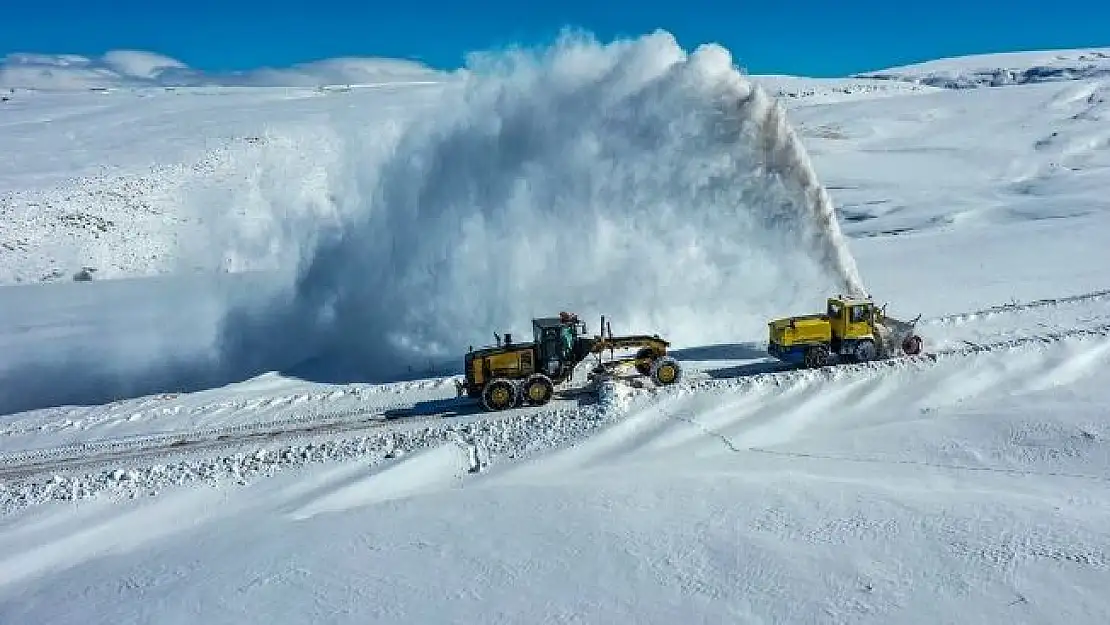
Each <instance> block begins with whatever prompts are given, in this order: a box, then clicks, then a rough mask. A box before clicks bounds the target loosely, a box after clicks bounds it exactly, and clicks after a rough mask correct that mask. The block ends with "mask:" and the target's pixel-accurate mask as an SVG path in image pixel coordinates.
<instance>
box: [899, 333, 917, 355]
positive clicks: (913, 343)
mask: <svg viewBox="0 0 1110 625" xmlns="http://www.w3.org/2000/svg"><path fill="white" fill-rule="evenodd" d="M902 351H903V352H904V353H905V354H906V355H907V356H916V355H918V354H920V353H921V337H920V336H917V335H916V334H912V335H910V336H907V337H906V340H904V341H902Z"/></svg>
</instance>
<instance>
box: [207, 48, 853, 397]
mask: <svg viewBox="0 0 1110 625" xmlns="http://www.w3.org/2000/svg"><path fill="white" fill-rule="evenodd" d="M461 78H462V82H461V84H460V85H459V87H458V88H457V89H449V90H446V91H445V92H444V93H445V95H444V96H443V99H442V100H441V101H440V102H438V103H437V106H435V107H434V110H433V111H432V112H431V114H430V115H426V116H421V117H420V119H419V120H417V121H414V122H413V123H411V124H410V125H409V126H407V127H406V128H405V129H404V132H403V133H402V134H401V136H400V137H399V138H398V139H397V140H396V142H395V144H393V145H392V151H391V153H390V154H389V155H388V156H387V157H386V158H385V159H384V160H382V161H380V162H379V161H374V162H372V163H369V164H367V166H366V167H365V168H363V170H361V171H360V170H359V168H358V167H357V166H356V164H357V163H358V162H359V159H360V151H361V149H362V148H360V147H358V146H359V145H360V143H362V140H363V139H365V142H366V143H367V144H370V143H373V142H374V141H375V138H374V137H369V136H368V137H359V136H358V133H359V131H358V130H357V129H353V128H352V129H350V132H348V133H344V134H345V135H346V136H347V137H348V144H347V146H346V148H345V149H346V150H347V158H348V160H349V161H350V162H348V163H346V165H345V166H344V167H345V169H346V171H348V172H349V174H350V175H352V176H355V177H356V178H355V179H353V180H347V181H345V182H344V183H343V184H342V185H340V186H341V187H342V188H336V189H335V190H334V194H333V195H334V197H335V201H336V202H337V203H338V204H339V206H340V208H339V209H338V210H339V214H341V215H342V216H343V219H341V221H340V224H339V225H338V226H337V227H335V228H329V229H325V230H324V231H323V232H322V233H320V234H319V236H317V237H315V239H314V240H315V241H316V242H315V243H314V244H313V245H312V246H310V247H308V248H306V249H304V250H302V256H303V258H302V261H303V262H302V266H301V268H300V271H299V273H298V277H297V279H296V281H295V285H294V287H293V288H292V290H291V292H290V293H287V294H284V295H283V296H282V299H281V300H280V301H278V302H276V303H275V302H271V301H268V302H266V304H265V305H263V306H260V307H259V309H257V310H254V311H251V310H240V311H237V312H236V314H235V315H233V316H232V317H231V318H230V319H229V323H228V325H227V327H226V329H225V330H226V331H225V335H226V337H225V338H226V345H225V349H227V350H228V354H227V356H228V357H238V356H243V355H245V354H250V356H251V357H252V358H256V359H261V360H260V361H259V363H258V364H259V366H263V364H262V363H263V361H265V362H268V363H270V362H272V361H273V359H274V358H277V357H278V356H281V357H283V358H290V357H291V356H292V354H291V353H283V352H281V350H282V349H283V348H282V346H281V345H275V344H274V343H273V342H272V341H273V338H274V337H275V336H287V337H290V339H291V341H292V342H293V343H295V345H296V350H297V353H298V355H307V354H308V353H309V352H313V353H315V354H316V355H317V356H319V357H320V360H321V361H323V362H328V363H329V364H330V365H332V366H340V367H342V368H343V369H348V370H357V371H358V372H359V375H360V376H369V377H370V378H388V377H394V376H397V375H399V374H401V373H403V372H404V371H406V370H415V369H419V368H421V367H426V366H427V365H428V364H430V363H436V362H440V361H444V360H445V361H446V362H449V363H451V364H453V365H456V366H457V364H458V363H461V357H462V353H463V352H464V351H465V350H466V348H467V346H468V345H475V346H477V345H479V344H486V343H490V342H492V333H493V332H495V331H496V332H505V331H511V332H513V333H514V334H515V335H516V336H517V337H521V338H526V337H527V336H528V335H529V332H530V330H529V325H528V320H529V319H530V318H532V317H534V316H548V315H553V314H556V313H558V312H559V311H560V310H573V311H576V312H578V313H579V314H580V315H581V316H583V318H584V319H586V320H587V321H589V320H591V319H597V316H598V315H600V314H606V315H608V316H609V317H610V318H611V319H612V320H613V330H614V332H635V333H641V332H658V333H660V334H662V335H664V336H666V337H667V338H670V339H672V340H674V341H676V342H678V343H694V342H707V341H735V340H737V339H739V338H744V337H747V338H760V337H761V336H762V332H763V327H764V325H763V324H764V323H765V322H766V319H767V317H768V316H771V315H781V314H785V313H788V312H791V311H793V310H795V309H797V308H798V307H803V308H807V307H811V306H813V305H815V304H816V303H819V302H820V301H822V300H823V298H824V296H825V295H826V294H827V293H828V292H829V291H830V290H837V289H844V290H850V291H859V290H861V288H860V280H859V278H858V276H857V274H856V269H855V266H854V263H853V261H852V258H851V256H850V254H849V253H848V251H847V249H846V247H845V244H844V241H843V240H842V238H841V235H840V233H839V230H838V227H837V223H836V221H835V219H834V216H833V212H832V206H831V203H830V202H829V198H828V195H827V193H825V191H824V189H823V188H822V187H821V185H820V183H819V182H818V181H817V178H816V175H815V174H814V172H813V168H812V166H811V165H810V163H809V161H808V158H807V157H806V154H805V151H804V150H803V149H802V146H801V144H800V143H799V142H798V140H797V137H796V136H795V135H794V134H793V132H792V131H791V129H790V127H789V125H788V123H787V122H786V120H785V117H784V116H783V113H782V110H781V109H779V108H778V106H777V105H776V104H775V103H774V102H772V100H771V99H770V98H768V96H767V95H766V94H764V93H763V92H762V91H761V90H760V89H758V88H757V87H756V86H755V85H754V84H752V83H751V82H749V81H748V80H747V79H746V78H745V77H744V76H743V75H742V74H741V73H740V72H738V71H737V70H736V69H735V68H734V67H733V64H732V59H731V58H730V56H729V54H728V52H727V51H726V50H724V49H722V48H720V47H718V46H713V45H709V46H703V47H700V48H698V49H697V50H696V51H695V52H693V53H692V54H687V53H686V52H684V51H683V50H682V49H681V48H679V46H678V45H677V44H676V42H675V41H674V39H673V38H672V37H671V36H670V35H669V34H667V33H662V32H658V33H655V34H652V35H650V36H646V37H643V38H640V39H637V40H631V41H618V42H615V43H612V44H609V45H600V44H598V43H596V42H594V41H592V40H590V39H588V38H585V37H581V36H576V35H569V34H568V35H565V36H564V37H563V38H561V39H560V40H559V41H558V42H557V43H556V45H554V46H553V47H551V48H550V49H547V50H544V51H541V52H540V53H529V52H525V51H511V52H507V53H500V54H486V55H481V56H475V57H474V58H473V59H472V62H471V64H470V67H469V68H468V71H466V72H463V73H462V74H461ZM374 165H376V166H374ZM590 325H591V327H590V329H591V330H592V331H596V330H597V324H596V323H592V324H590ZM291 328H296V331H293V330H292V329H291ZM309 337H311V338H309ZM275 350H277V351H278V352H279V353H275ZM340 362H343V363H345V364H343V365H339V364H338V363H340ZM349 367H353V369H349Z"/></svg>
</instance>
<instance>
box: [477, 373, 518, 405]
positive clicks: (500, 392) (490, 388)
mask: <svg viewBox="0 0 1110 625" xmlns="http://www.w3.org/2000/svg"><path fill="white" fill-rule="evenodd" d="M516 397H517V395H516V385H514V384H513V383H512V382H510V381H508V380H506V379H503V378H498V379H496V380H493V381H492V382H490V383H489V384H487V385H486V387H485V388H484V389H482V405H483V406H485V408H486V410H489V411H491V412H495V411H498V410H505V409H507V408H512V407H513V406H515V405H516Z"/></svg>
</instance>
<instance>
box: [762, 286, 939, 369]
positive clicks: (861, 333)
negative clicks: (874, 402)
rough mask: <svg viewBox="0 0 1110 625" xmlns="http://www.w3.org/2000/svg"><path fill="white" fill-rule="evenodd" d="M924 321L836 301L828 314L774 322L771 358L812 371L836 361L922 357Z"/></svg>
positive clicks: (859, 301) (855, 301) (860, 302)
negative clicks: (919, 332)
mask: <svg viewBox="0 0 1110 625" xmlns="http://www.w3.org/2000/svg"><path fill="white" fill-rule="evenodd" d="M920 319H921V315H918V316H917V317H916V318H914V319H913V320H911V321H899V320H897V319H894V318H892V317H887V316H886V306H883V307H882V308H876V306H875V304H874V302H873V301H872V300H871V299H870V298H849V297H843V296H840V297H830V298H829V299H828V302H827V309H826V310H825V312H824V313H822V314H815V315H804V316H800V317H785V318H783V319H775V320H773V321H771V322H769V323H768V324H767V325H768V330H769V334H770V336H769V337H768V341H767V353H769V354H770V355H772V356H774V357H775V358H778V359H779V360H782V361H784V362H788V363H790V364H800V365H803V366H805V367H807V368H813V367H823V366H825V365H828V364H831V363H832V362H834V359H835V362H837V363H840V362H867V361H870V360H880V359H887V358H893V357H895V356H899V355H902V354H905V355H908V356H914V355H917V354H919V353H921V337H919V336H917V335H916V334H914V328H915V326H916V325H917V322H918V321H919V320H920Z"/></svg>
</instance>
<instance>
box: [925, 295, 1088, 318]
mask: <svg viewBox="0 0 1110 625" xmlns="http://www.w3.org/2000/svg"><path fill="white" fill-rule="evenodd" d="M1098 301H1110V289H1107V290H1103V291H1091V292H1089V293H1081V294H1078V295H1069V296H1066V297H1055V298H1046V299H1039V300H1033V301H1029V302H1014V303H1009V304H998V305H995V306H988V307H987V308H983V309H980V310H975V311H970V312H962V313H953V314H950V315H940V316H938V317H931V318H929V319H922V321H921V324H922V325H952V324H957V323H965V322H968V321H977V320H980V319H989V318H992V317H997V316H1000V315H1010V314H1019V313H1023V312H1027V311H1030V310H1036V309H1039V308H1055V307H1057V306H1064V305H1067V304H1078V303H1086V302H1098Z"/></svg>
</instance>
